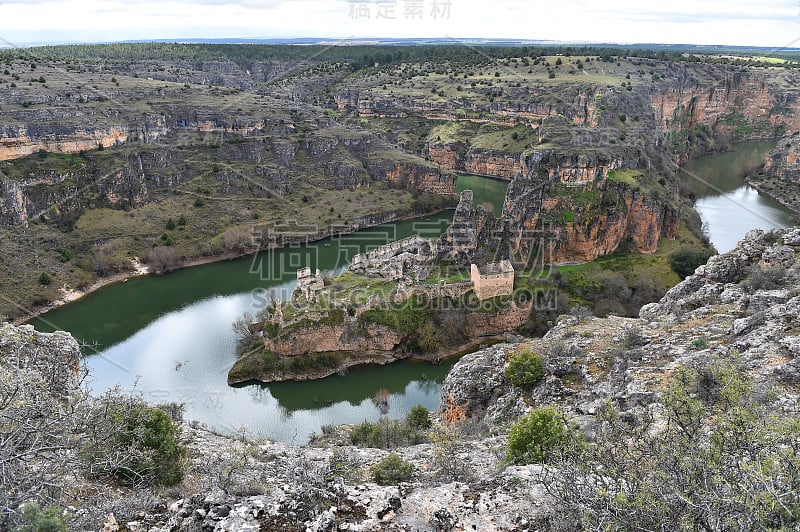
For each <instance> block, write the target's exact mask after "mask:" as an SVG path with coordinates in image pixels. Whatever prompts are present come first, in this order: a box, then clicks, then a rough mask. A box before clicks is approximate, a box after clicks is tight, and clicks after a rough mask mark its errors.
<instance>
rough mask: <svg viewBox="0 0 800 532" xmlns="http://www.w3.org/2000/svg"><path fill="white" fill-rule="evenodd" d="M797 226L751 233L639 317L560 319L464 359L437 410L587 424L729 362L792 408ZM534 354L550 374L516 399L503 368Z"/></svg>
mask: <svg viewBox="0 0 800 532" xmlns="http://www.w3.org/2000/svg"><path fill="white" fill-rule="evenodd" d="M798 281H800V228H794V229H789V230H785V231H781V232H778V233H764V232H763V231H751V232H750V233H748V234H747V235H746V236H745V238H744V239H743V240H742V241H741V242H740V243H739V245H738V247H737V248H735V249H734V250H733V251H731V252H729V253H726V254H724V255H717V256H714V257H712V258H711V259H710V260H709V261H708V263H707V264H706V265H703V266H700V267H699V268H698V269H697V270H696V271H695V273H694V274H693V275H691V276H689V277H687V278H686V279H685V280H684V281H683V282H681V283H680V284H678V285H677V286H675V287H674V288H672V289H671V290H669V291H668V292H667V293H666V294H665V296H664V297H663V298H662V299H661V300H660V301H659V302H658V303H651V304H649V305H646V306H644V307H643V308H642V310H641V313H640V317H639V318H619V317H608V318H602V319H601V318H586V317H584V318H578V317H573V316H562V317H560V318H559V321H558V323H557V324H556V325H555V326H554V327H553V328H552V329H551V330H550V331H549V332H548V333H547V334H546V335H545V337H544V338H542V339H541V340H533V341H522V340H521V341H519V342H517V343H515V344H510V345H509V344H502V345H496V346H492V347H489V348H485V349H483V350H481V351H478V352H476V353H473V354H470V355H467V356H465V357H464V358H462V359H461V360H460V361H459V362H458V363H457V364H456V365H455V366H454V367H453V369H452V370H451V371H450V373H449V374H448V376H447V378H446V379H445V382H444V384H443V387H442V407H441V409H442V412H443V413H446V414H448V415H450V416H456V417H461V418H462V419H468V420H472V422H474V423H478V424H481V423H482V424H485V425H487V426H489V427H498V428H499V427H502V426H503V424H504V423H507V422H508V420H509V419H516V418H517V417H519V415H520V414H521V413H523V412H525V411H526V410H527V409H528V408H530V406H529V405H530V404H533V405H538V404H548V403H557V404H558V405H559V406H560V407H561V408H562V409H564V410H565V411H567V412H569V416H570V417H572V418H573V419H574V420H576V421H578V422H579V423H581V424H582V425H584V426H588V425H589V424H591V420H592V417H593V416H594V415H595V413H596V412H597V409H598V408H599V406H600V405H602V404H604V403H605V402H607V401H611V402H613V403H614V404H616V405H618V406H619V407H620V408H621V409H622V410H629V409H636V408H639V407H642V406H647V405H651V404H653V403H656V402H658V401H659V400H660V393H661V391H662V390H663V387H664V385H665V382H667V381H668V380H669V379H670V376H671V375H672V374H673V373H674V372H675V370H676V369H677V368H680V367H695V368H696V367H701V366H702V365H703V364H708V363H709V360H710V359H711V358H714V357H716V358H719V359H731V357H733V358H735V360H736V363H737V365H739V366H740V367H742V368H744V369H745V371H746V372H747V373H748V374H749V376H750V377H751V378H752V379H753V380H754V382H755V383H756V385H757V386H763V387H764V388H765V389H767V388H769V389H772V390H773V391H774V392H775V393H776V394H777V396H778V400H777V405H780V406H779V407H780V408H786V409H789V410H791V409H792V408H795V409H796V408H797V405H798V404H799V402H800V396H798V394H797V389H798V388H797V386H798V384H800V364H799V363H798V361H800V335H799V334H798V331H800V295H798V293H797V289H796V287H797V285H798ZM523 348H524V349H530V350H532V351H534V352H536V353H537V354H539V355H540V356H541V357H542V358H543V360H544V363H545V367H546V376H545V378H544V379H543V380H542V381H541V382H540V384H538V385H537V386H536V388H535V389H534V391H533V392H532V395H531V399H530V400H528V401H527V403H526V402H525V401H522V399H521V396H520V395H519V394H520V392H519V390H516V389H514V388H513V387H511V386H510V385H509V384H508V383H507V381H506V380H505V377H504V376H503V370H504V365H505V362H506V361H507V360H508V358H509V357H510V356H511V355H512V354H513V353H514V352H516V351H518V350H520V349H523Z"/></svg>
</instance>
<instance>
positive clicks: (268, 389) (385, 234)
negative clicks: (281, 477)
mask: <svg viewBox="0 0 800 532" xmlns="http://www.w3.org/2000/svg"><path fill="white" fill-rule="evenodd" d="M467 185H468V186H469V187H474V192H475V200H476V201H477V202H479V203H484V202H489V203H493V204H495V206H496V208H497V209H499V208H500V207H501V205H502V201H503V198H504V197H505V189H506V188H507V186H508V183H507V182H503V181H495V180H491V179H486V178H478V177H473V176H464V177H461V178H460V179H459V190H463V188H464V187H465V186H467ZM497 212H498V213H499V210H498V211H497ZM451 219H452V212H446V213H442V214H439V215H435V216H429V217H424V218H418V219H415V220H409V221H403V222H397V223H393V224H385V225H382V226H378V227H373V228H369V229H365V230H363V231H358V232H357V233H354V234H351V235H343V236H339V237H333V238H328V239H325V240H321V241H318V242H311V243H308V244H304V245H292V246H288V247H285V248H283V249H277V250H274V251H269V252H263V253H260V254H259V255H257V256H255V257H250V258H244V259H239V260H231V261H224V262H217V263H212V264H207V265H203V266H197V267H193V268H187V269H184V270H180V271H177V272H173V273H170V274H168V275H163V276H145V277H137V278H132V279H129V280H128V281H127V282H124V283H117V284H114V285H111V286H108V287H105V288H103V289H100V290H98V291H97V292H94V293H92V294H90V295H88V296H86V297H84V298H82V299H80V300H79V301H76V302H74V303H71V304H69V305H66V306H64V307H61V308H59V309H56V310H54V311H51V312H49V313H47V314H45V315H43V316H41V317H39V318H36V319H34V320H33V321H32V323H33V324H34V325H35V326H36V328H37V329H38V330H42V331H50V330H54V329H63V330H66V331H69V332H71V333H72V334H73V335H74V336H75V337H76V338H77V339H78V340H79V341H81V342H82V343H83V345H84V353H85V354H86V362H87V364H88V366H89V368H90V369H91V377H90V379H91V380H90V383H89V384H90V388H91V389H92V390H93V391H94V392H96V393H101V392H103V391H104V390H107V389H109V388H112V387H114V386H116V385H119V386H120V387H121V388H122V389H123V390H135V391H136V392H138V393H140V394H142V395H143V396H144V398H145V399H147V400H148V401H151V402H154V403H158V402H170V401H176V402H180V403H184V404H185V405H186V418H187V419H189V420H196V421H199V422H201V423H203V424H205V425H207V426H209V427H211V428H213V429H215V430H218V431H222V432H228V433H232V432H234V431H236V430H238V429H239V428H241V427H245V428H246V429H247V430H248V433H249V434H251V435H253V436H261V437H267V438H270V439H276V440H283V441H294V442H297V443H303V442H305V441H307V440H308V437H309V436H310V435H311V434H312V433H314V432H319V431H320V429H321V427H322V425H325V424H337V423H356V422H360V421H363V420H364V419H368V420H371V421H375V420H377V419H378V418H379V417H380V415H381V413H380V411H379V410H378V408H377V407H376V406H375V405H374V404H373V403H372V400H371V399H372V397H373V396H374V395H375V393H376V392H377V391H378V390H380V389H387V390H389V392H391V395H390V397H389V413H388V416H389V417H390V418H400V417H403V416H405V415H406V414H407V413H408V411H409V410H410V409H411V407H413V406H414V405H417V404H422V405H424V406H425V407H427V408H429V409H436V408H438V405H439V399H440V394H441V382H442V380H443V379H444V377H445V375H446V374H447V372H448V371H449V369H450V367H451V366H452V364H453V361H447V362H444V363H441V364H428V363H421V362H412V361H407V360H406V361H400V362H397V363H394V364H391V365H390V366H369V367H358V368H351V369H350V370H349V371H348V372H347V373H346V374H345V375H343V376H338V375H337V376H333V377H329V378H326V379H321V380H317V381H311V382H284V383H273V384H269V385H264V384H252V385H247V386H241V387H230V386H228V385H227V373H228V370H229V369H230V367H231V365H232V364H233V362H234V361H235V358H236V337H235V335H234V334H233V330H232V328H231V324H232V323H233V322H234V321H235V320H236V319H237V318H238V317H239V316H241V315H242V314H243V313H245V312H250V313H253V314H254V313H255V312H257V311H258V310H259V308H260V306H261V305H262V304H263V301H264V291H265V290H266V289H271V290H276V291H278V292H279V293H281V294H282V299H283V300H284V301H285V300H286V299H287V298H288V296H289V294H290V293H291V291H292V289H293V288H294V280H295V272H296V270H297V269H298V268H300V267H302V266H311V267H312V268H320V269H321V270H323V271H329V272H338V271H341V270H342V269H344V268H345V267H346V266H347V264H349V262H350V260H351V258H352V256H353V255H354V254H356V253H360V252H363V251H365V250H366V249H368V248H374V247H377V246H379V245H381V244H385V243H386V242H390V241H393V240H397V239H399V238H403V237H405V236H409V235H411V234H414V233H416V234H419V235H421V236H425V237H437V236H439V235H440V234H441V233H442V232H443V231H444V230H445V229H446V228H447V227H448V226H449V224H450V222H451Z"/></svg>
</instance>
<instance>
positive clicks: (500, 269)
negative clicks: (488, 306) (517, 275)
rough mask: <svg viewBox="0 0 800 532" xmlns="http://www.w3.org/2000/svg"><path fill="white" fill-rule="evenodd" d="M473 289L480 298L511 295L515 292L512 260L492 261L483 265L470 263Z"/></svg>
mask: <svg viewBox="0 0 800 532" xmlns="http://www.w3.org/2000/svg"><path fill="white" fill-rule="evenodd" d="M470 278H471V279H472V289H473V290H474V291H475V295H476V296H478V299H489V298H490V297H497V296H509V295H511V294H513V293H514V266H512V265H511V261H509V260H507V259H506V260H502V261H500V262H490V263H488V264H486V265H485V266H483V267H480V268H479V267H478V266H477V265H476V264H471V265H470Z"/></svg>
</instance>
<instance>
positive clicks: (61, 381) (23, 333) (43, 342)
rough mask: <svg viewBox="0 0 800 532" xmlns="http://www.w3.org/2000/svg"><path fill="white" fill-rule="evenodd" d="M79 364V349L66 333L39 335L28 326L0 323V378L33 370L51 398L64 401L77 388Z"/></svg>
mask: <svg viewBox="0 0 800 532" xmlns="http://www.w3.org/2000/svg"><path fill="white" fill-rule="evenodd" d="M80 361H81V350H80V346H79V345H78V342H76V341H75V339H74V338H73V337H72V336H71V335H70V334H69V333H66V332H63V331H56V332H54V333H40V332H37V331H36V330H35V329H34V328H33V326H32V325H20V326H19V327H15V326H14V325H11V324H9V323H3V324H0V364H2V366H3V375H4V376H6V375H5V372H6V371H13V370H19V369H21V370H32V371H35V372H36V373H38V374H39V375H41V377H42V378H43V379H44V381H45V382H46V384H47V387H48V390H49V391H50V392H51V393H52V394H53V395H55V396H57V397H64V398H65V397H68V396H69V395H71V394H72V393H74V392H75V391H77V390H78V388H79V386H80V375H79V370H80Z"/></svg>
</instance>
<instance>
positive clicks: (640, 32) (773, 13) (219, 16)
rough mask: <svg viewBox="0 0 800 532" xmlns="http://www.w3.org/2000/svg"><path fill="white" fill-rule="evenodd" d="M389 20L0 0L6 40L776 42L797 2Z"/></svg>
mask: <svg viewBox="0 0 800 532" xmlns="http://www.w3.org/2000/svg"><path fill="white" fill-rule="evenodd" d="M386 1H389V2H390V3H393V5H394V6H395V10H394V11H395V14H396V16H397V18H396V19H395V20H380V19H377V18H376V16H375V15H376V13H377V6H376V4H375V0H369V1H368V2H367V4H366V5H367V7H368V8H370V9H371V16H370V17H369V18H362V19H355V18H353V17H351V16H349V15H350V14H351V13H350V1H349V0H0V21H2V23H0V24H2V26H3V27H5V30H0V35H2V37H4V38H6V39H8V40H12V41H24V42H30V41H55V42H58V41H61V42H64V41H72V42H74V41H105V40H130V39H158V38H174V39H181V38H196V37H206V38H222V37H242V38H277V37H323V38H331V39H336V38H341V37H351V36H356V37H376V36H378V37H387V38H399V37H454V38H466V37H481V38H520V39H546V40H565V41H593V42H628V43H630V42H664V43H669V42H673V43H697V44H749V45H764V46H780V45H783V44H785V43H787V42H790V41H793V40H795V39H796V38H797V37H799V36H800V17H799V16H798V5H797V4H796V0H777V1H775V2H771V3H769V4H768V5H765V4H757V3H756V2H753V1H752V0H729V1H722V0H706V1H699V2H698V1H692V0H673V1H671V2H661V3H658V4H653V3H644V2H641V1H640V0H637V1H634V0H607V1H605V2H602V3H598V2H597V1H596V0H591V1H590V0H561V1H558V2H553V1H551V0H493V1H492V2H490V3H489V2H485V1H483V0H480V1H479V0H450V4H451V7H450V16H449V17H448V18H446V19H441V18H440V19H434V18H433V17H432V16H431V14H430V11H431V5H432V3H433V2H434V0H421V1H422V3H423V11H424V17H422V18H421V19H416V20H407V19H405V18H404V16H403V13H404V7H405V5H406V2H407V1H408V0H386ZM438 1H440V2H441V1H442V0H438Z"/></svg>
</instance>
